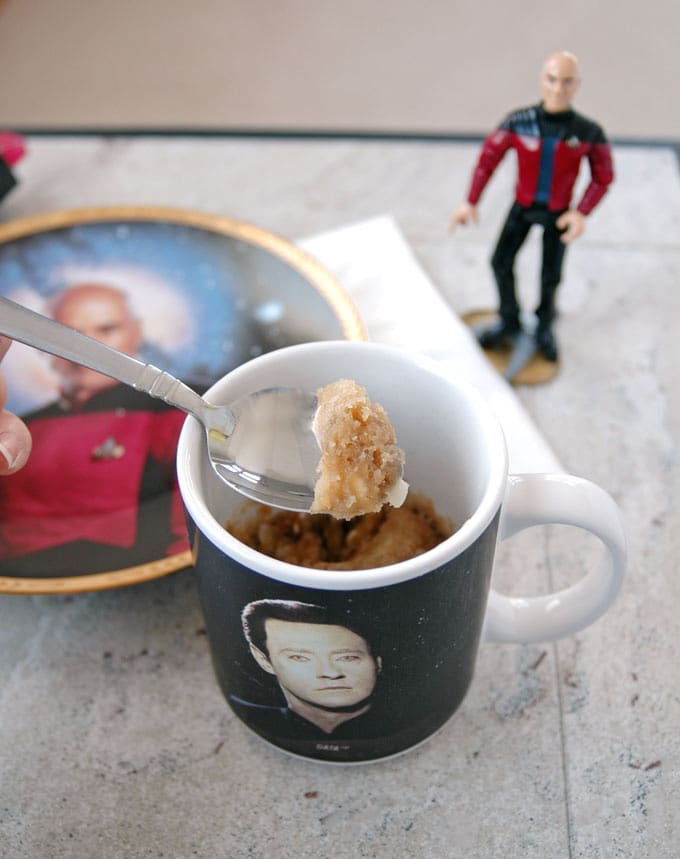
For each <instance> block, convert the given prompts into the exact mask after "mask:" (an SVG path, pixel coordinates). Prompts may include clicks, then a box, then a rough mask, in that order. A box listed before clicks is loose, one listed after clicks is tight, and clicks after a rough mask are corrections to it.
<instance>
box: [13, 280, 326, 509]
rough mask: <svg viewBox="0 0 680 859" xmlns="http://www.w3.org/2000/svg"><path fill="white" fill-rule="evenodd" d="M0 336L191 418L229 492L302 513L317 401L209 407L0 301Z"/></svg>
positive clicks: (271, 398) (308, 501)
mask: <svg viewBox="0 0 680 859" xmlns="http://www.w3.org/2000/svg"><path fill="white" fill-rule="evenodd" d="M0 334H3V335H6V336H7V337H11V338H12V339H13V340H18V341H19V342H21V343H25V344H26V345H28V346H34V347H35V348H37V349H40V350H41V351H43V352H49V353H50V354H52V355H56V356H58V357H60V358H64V359H66V360H67V361H72V362H74V363H76V364H82V365H83V366H85V367H89V368H90V369H91V370H96V371H98V372H100V373H103V374H104V375H106V376H110V377H111V378H113V379H116V380H117V381H119V382H122V383H123V384H125V385H129V386H130V387H132V388H135V389H136V390H138V391H143V392H144V393H147V394H149V395H150V396H152V397H156V398H158V399H161V400H164V401H165V402H166V403H168V404H169V405H172V406H176V407H177V408H179V409H182V410H183V411H185V412H187V414H189V415H192V416H193V417H194V418H195V419H196V420H198V421H200V423H202V424H203V426H204V427H205V431H206V439H207V447H208V454H209V458H210V462H211V465H212V467H213V468H214V469H215V471H216V473H217V474H218V475H219V477H220V478H221V479H222V480H223V481H224V482H225V483H226V484H228V485H229V486H231V487H233V488H234V489H235V490H237V491H238V492H240V493H241V494H242V495H245V496H246V497H248V498H251V499H253V500H255V501H259V502H261V503H263V504H268V505H270V506H272V507H280V508H282V509H284V510H296V511H302V512H308V511H309V509H310V507H311V506H312V502H313V500H314V486H315V484H316V481H317V476H318V475H317V472H316V469H317V466H318V464H319V461H320V459H321V449H320V447H319V444H318V442H317V439H316V436H315V434H314V427H313V425H314V417H315V414H316V410H317V405H318V404H317V398H316V394H315V393H312V392H310V391H304V390H301V389H299V388H286V387H276V388H267V389H264V390H259V391H255V392H253V393H250V394H247V395H245V396H243V397H240V398H239V399H237V400H236V401H235V402H233V403H229V404H228V405H216V404H213V403H209V402H208V401H207V400H205V399H204V398H203V397H201V396H200V395H199V394H197V393H196V391H194V390H192V389H191V388H189V387H188V386H187V385H185V384H184V383H183V382H181V381H180V380H179V379H177V378H175V377H174V376H172V375H171V374H170V373H167V372H166V371H164V370H160V369H159V368H158V367H154V366H153V364H145V363H144V362H142V361H139V360H138V359H137V358H133V357H132V356H130V355H126V354H125V353H124V352H119V351H118V350H116V349H112V348H111V347H110V346H107V345H105V344H104V343H100V342H99V341H98V340H95V339H93V338H92V337H88V336H87V335H85V334H82V333H81V332H80V331H77V330H76V329H74V328H69V327H68V326H67V325H62V324H61V323H60V322H56V321H54V320H53V319H49V318H48V317H46V316H42V315H41V314H39V313H35V312H34V311H32V310H29V309H28V308H26V307H23V306H22V305H20V304H17V303H16V302H14V301H11V300H10V299H8V298H4V297H2V296H0Z"/></svg>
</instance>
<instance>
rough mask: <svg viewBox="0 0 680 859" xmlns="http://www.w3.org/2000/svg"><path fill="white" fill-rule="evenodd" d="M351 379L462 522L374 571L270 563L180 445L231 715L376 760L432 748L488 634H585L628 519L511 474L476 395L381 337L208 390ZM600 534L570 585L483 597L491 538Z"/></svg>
mask: <svg viewBox="0 0 680 859" xmlns="http://www.w3.org/2000/svg"><path fill="white" fill-rule="evenodd" d="M339 378H351V379H355V380H356V381H358V382H359V383H360V384H361V385H363V386H364V387H365V388H366V389H367V390H368V394H369V397H370V398H371V400H373V401H374V402H377V403H380V404H381V405H382V406H384V408H385V409H386V410H387V412H388V415H389V417H390V420H391V422H392V424H393V425H394V427H395V429H396V433H397V441H398V443H399V445H400V447H402V448H403V449H404V451H405V454H406V465H405V474H404V476H405V479H406V480H407V482H408V483H409V484H410V486H411V487H412V489H413V490H414V491H415V492H417V493H419V494H420V495H423V496H426V497H427V498H428V499H429V500H430V501H432V502H433V504H434V507H435V509H436V511H437V513H438V514H439V515H440V516H441V517H443V518H445V519H447V520H450V521H452V522H454V523H455V525H456V527H455V531H454V533H453V534H452V535H451V536H450V537H448V538H447V539H445V540H443V542H441V543H440V544H439V545H437V546H436V547H435V548H433V549H430V550H429V551H426V552H423V553H422V554H419V555H417V556H415V557H413V558H410V559H409V560H406V561H401V562H399V563H395V564H390V565H388V566H383V567H374V568H371V569H368V570H316V569H311V568H308V567H301V566H295V565H292V564H288V563H284V562H282V561H279V560H276V559H273V558H271V557H268V556H266V555H264V554H261V553H259V552H257V551H255V550H253V549H252V548H250V547H248V546H246V545H245V544H244V543H242V542H240V541H239V540H237V539H236V538H235V537H234V536H232V535H231V534H230V533H229V532H228V531H227V530H226V529H225V524H226V523H227V522H228V521H229V520H232V519H234V517H236V516H237V515H238V511H239V509H240V508H242V505H243V499H242V498H241V497H240V496H239V495H238V494H237V493H236V492H234V491H232V490H231V489H229V488H227V487H226V486H225V485H224V484H222V483H221V481H220V480H219V479H218V478H217V477H216V475H215V474H214V472H213V471H212V469H211V467H210V465H209V463H208V459H207V454H206V447H205V438H204V430H203V428H202V427H201V426H200V425H199V424H198V423H197V422H196V421H195V420H194V419H193V418H189V419H188V420H187V422H186V424H185V426H184V429H183V431H182V435H181V438H180V443H179V448H178V460H177V461H178V473H179V483H180V490H181V493H182V497H183V500H184V504H185V507H186V511H187V518H188V522H189V531H190V540H191V545H192V552H193V558H194V564H195V569H196V575H197V580H198V587H199V591H200V597H201V603H202V607H203V612H204V614H205V621H206V629H207V632H208V638H209V642H210V648H211V653H212V659H213V664H214V668H215V672H216V675H217V679H218V682H219V684H220V687H221V689H222V691H223V693H224V696H225V698H226V700H227V701H228V703H229V705H230V706H231V708H232V709H233V711H234V712H235V713H236V715H237V716H238V717H239V718H240V719H241V720H242V721H243V722H244V723H245V724H246V725H247V726H248V727H249V728H251V729H252V730H253V731H255V732H256V733H257V734H258V735H259V736H260V737H262V738H263V739H264V740H266V741H267V742H269V743H270V744H272V745H274V746H276V747H277V748H279V749H283V750H285V751H287V752H291V753H293V754H296V755H300V756H303V757H306V758H313V759H316V760H323V761H334V762H354V763H356V762H365V761H373V760H379V759H383V758H386V757H390V756H392V755H396V754H399V753H401V752H404V751H406V750H407V749H410V748H413V747H415V746H417V745H418V744H420V743H421V742H423V741H424V740H426V739H428V738H429V737H430V736H432V734H434V733H435V732H436V731H437V730H438V729H439V728H441V727H442V725H444V723H445V722H446V721H447V720H448V719H449V718H450V717H451V716H452V715H453V713H455V711H456V709H457V708H458V706H459V705H460V703H461V701H462V700H463V698H464V696H465V694H466V692H467V690H468V688H469V686H470V683H471V680H472V677H473V673H474V666H475V661H476V657H477V650H478V647H479V644H480V642H481V641H483V640H488V641H504V642H523V643H529V642H537V641H547V640H552V639H556V638H560V637H563V636H565V635H569V634H572V633H574V632H577V631H578V630H580V629H583V628H584V627H585V626H587V625H589V624H590V623H592V622H593V621H594V620H595V619H596V618H597V617H599V616H600V615H601V614H602V613H603V612H604V611H605V610H606V609H607V608H608V607H609V606H610V605H611V603H612V601H613V600H614V598H615V596H616V594H617V592H618V590H619V588H620V585H621V581H622V577H623V574H624V569H625V539H624V534H623V529H622V525H621V518H620V514H619V511H618V508H617V506H616V504H615V503H614V501H613V500H612V499H611V497H610V496H609V495H608V494H607V493H606V492H605V491H604V490H603V489H601V488H600V487H598V486H597V485H595V484H593V483H591V482H590V481H588V480H584V479H582V478H578V477H574V476H569V475H545V474H541V475H536V474H534V475H508V459H507V451H506V446H505V440H504V437H503V433H502V430H501V427H500V425H499V423H498V420H497V419H496V417H495V416H494V415H493V413H492V412H491V410H490V409H489V408H488V406H487V405H486V403H485V402H484V401H483V399H482V398H481V396H480V395H479V394H478V393H477V392H476V391H474V390H473V389H472V388H470V387H468V386H467V385H466V384H464V383H462V382H460V381H457V380H456V379H455V378H452V377H451V375H450V373H448V372H447V371H446V370H445V369H443V368H442V367H440V366H439V365H438V364H436V363H435V362H433V361H431V360H428V359H426V358H423V357H420V356H415V355H412V354H409V353H407V352H405V351H402V350H399V349H395V348H392V347H387V346H382V345H379V344H374V343H363V342H347V341H338V342H321V343H310V344H304V345H301V346H293V347H290V348H287V349H281V350H278V351H276V352H271V353H268V354H267V355H264V356H262V357H260V358H257V359H255V360H253V361H251V362H248V363H247V364H244V365H242V366H241V367H238V368H237V369H236V370H234V371H232V372H231V373H230V374H229V375H228V376H226V377H225V378H224V379H222V380H221V381H220V382H218V383H217V384H216V385H214V386H213V387H212V388H211V390H210V391H209V392H208V394H207V395H206V396H207V398H208V399H209V400H211V401H213V402H224V403H228V402H230V401H232V400H235V399H237V398H238V397H239V396H241V395H243V394H246V393H250V392H252V391H256V390H259V389H262V388H267V387H272V386H277V385H283V386H295V387H301V388H305V389H308V390H316V389H317V388H319V387H321V386H323V385H327V384H329V383H330V382H333V381H336V380H337V379H339ZM548 523H564V524H569V525H575V526H578V527H580V528H583V529H585V530H587V531H590V532H591V533H593V534H595V535H596V536H597V537H599V538H600V539H601V540H602V542H603V543H604V545H605V546H606V548H607V550H608V552H607V554H608V559H607V560H608V562H607V563H605V564H604V565H603V566H602V567H597V568H595V569H593V570H592V571H590V572H589V573H588V574H587V575H586V576H585V577H584V578H583V579H581V580H580V581H578V582H577V583H576V584H574V585H572V586H571V587H569V588H567V589H565V590H563V591H560V592H556V593H552V594H548V595H545V596H540V597H529V598H523V599H520V598H511V597H506V596H502V595H500V594H498V593H496V592H495V591H494V590H493V589H491V587H490V584H491V574H492V567H493V559H494V553H495V548H496V544H497V541H498V540H499V539H503V538H505V537H507V536H511V535H512V534H514V533H516V532H517V531H520V530H523V529H524V528H528V527H530V526H532V525H537V524H548Z"/></svg>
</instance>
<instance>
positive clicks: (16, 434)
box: [0, 337, 32, 475]
mask: <svg viewBox="0 0 680 859" xmlns="http://www.w3.org/2000/svg"><path fill="white" fill-rule="evenodd" d="M11 342H12V341H11V340H8V339H7V338H6V337H0V361H1V360H2V358H3V357H4V355H5V353H6V352H7V350H8V349H9V347H10V345H11ZM6 401H7V384H6V382H5V378H4V376H3V375H2V374H1V373H0V475H4V474H14V472H15V471H18V470H19V469H20V468H21V467H22V466H23V465H25V463H26V460H27V459H28V456H29V454H30V452H31V445H32V439H31V434H30V432H29V431H28V427H27V426H26V424H25V423H24V422H23V421H21V420H20V419H19V418H18V417H17V416H16V415H13V414H12V413H11V412H8V411H5V409H4V405H5V402H6Z"/></svg>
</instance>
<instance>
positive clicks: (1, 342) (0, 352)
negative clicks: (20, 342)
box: [0, 334, 12, 361]
mask: <svg viewBox="0 0 680 859" xmlns="http://www.w3.org/2000/svg"><path fill="white" fill-rule="evenodd" d="M11 345H12V341H11V340H10V339H9V337H3V336H2V335H1V334H0V361H2V359H3V358H4V357H5V353H6V352H7V350H8V349H9V347H10V346H11Z"/></svg>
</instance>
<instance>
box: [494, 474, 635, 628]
mask: <svg viewBox="0 0 680 859" xmlns="http://www.w3.org/2000/svg"><path fill="white" fill-rule="evenodd" d="M550 524H562V525H575V526H576V527H578V528H583V529H584V530H586V531H589V532H590V533H591V534H594V535H595V536H596V537H599V538H600V540H601V541H602V542H603V543H604V545H605V546H606V548H607V550H608V553H609V563H608V564H605V565H604V567H599V568H596V569H593V570H591V571H590V572H589V573H588V574H587V575H586V576H584V577H583V578H582V579H580V580H579V581H578V582H576V584H574V585H572V586H571V587H568V588H565V589H564V590H561V591H556V592H555V593H552V594H547V595H545V596H537V597H508V596H503V595H501V594H499V593H497V592H496V591H494V590H493V589H492V590H491V591H490V593H489V601H488V605H487V611H486V616H485V619H484V632H483V639H484V640H485V641H495V642H514V643H521V644H535V643H538V642H541V641H554V640H555V639H557V638H563V637H564V636H566V635H573V634H574V633H576V632H578V631H579V630H581V629H584V628H585V627H586V626H588V625H589V624H591V623H593V621H595V620H596V619H597V618H598V617H600V615H601V614H603V613H604V612H605V611H606V610H607V609H608V608H609V606H610V605H611V604H612V602H613V601H614V599H615V597H616V595H617V593H618V592H619V589H620V587H621V583H622V582H623V575H624V572H625V567H626V539H625V535H624V531H623V524H622V519H621V513H620V511H619V508H618V506H617V505H616V503H615V502H614V500H613V499H612V497H611V496H610V495H608V494H607V493H606V492H605V491H604V489H602V488H600V487H599V486H597V485H596V484H595V483H591V482H590V481H589V480H584V479H583V478H580V477H573V476H571V475H566V474H512V475H510V477H509V478H508V489H507V493H506V497H505V500H504V502H503V508H502V512H501V521H500V526H499V540H505V539H506V538H508V537H512V536H513V534H517V533H518V532H519V531H523V530H524V529H525V528H530V527H532V526H533V525H550Z"/></svg>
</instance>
